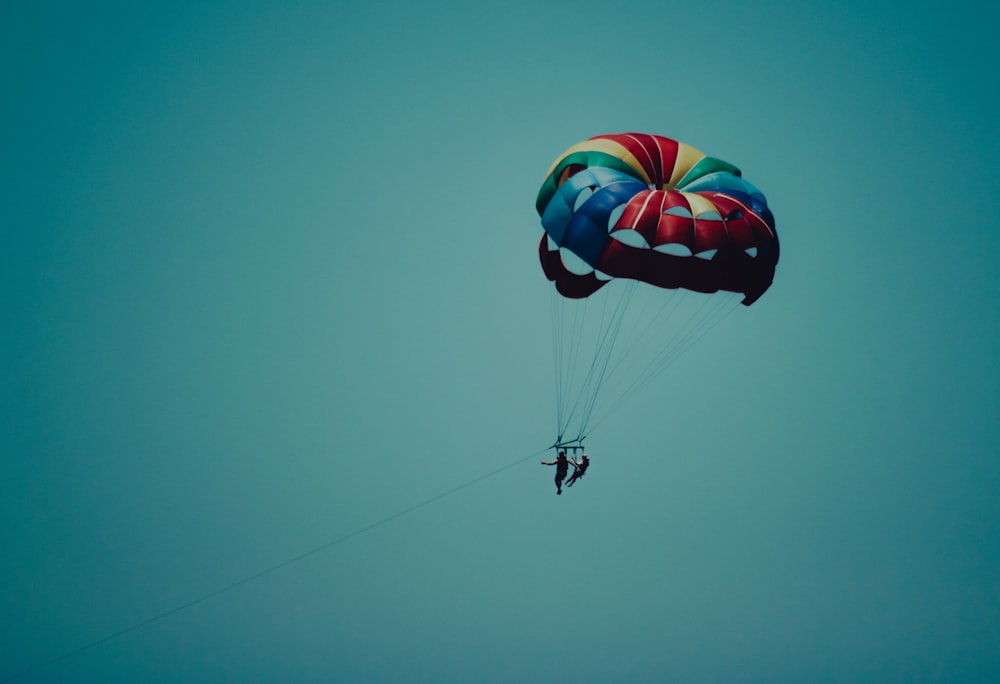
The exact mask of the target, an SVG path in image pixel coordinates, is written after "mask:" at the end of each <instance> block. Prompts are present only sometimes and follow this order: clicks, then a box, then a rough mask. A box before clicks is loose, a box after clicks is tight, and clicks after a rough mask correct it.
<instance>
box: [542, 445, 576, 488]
mask: <svg viewBox="0 0 1000 684" xmlns="http://www.w3.org/2000/svg"><path fill="white" fill-rule="evenodd" d="M542 465H554V466H555V467H556V494H562V483H563V480H565V479H566V473H567V472H568V471H569V460H568V459H567V458H566V452H565V451H560V452H559V455H558V456H556V460H554V461H542Z"/></svg>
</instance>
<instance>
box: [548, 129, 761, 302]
mask: <svg viewBox="0 0 1000 684" xmlns="http://www.w3.org/2000/svg"><path fill="white" fill-rule="evenodd" d="M535 206H536V208H537V209H538V214H539V215H540V216H541V218H542V226H543V228H544V229H545V234H544V235H543V236H542V240H541V243H540V244H539V246H538V249H539V257H540V258H541V262H542V270H543V271H544V272H545V275H546V277H548V279H549V280H551V281H553V282H554V283H555V286H556V289H557V290H558V291H559V293H560V294H562V295H563V296H565V297H570V298H584V297H588V296H590V295H591V294H593V293H594V292H596V291H597V290H598V289H600V288H601V287H602V286H603V285H604V284H605V283H606V282H607V281H608V280H609V279H611V278H630V279H633V280H639V281H643V282H646V283H650V284H652V285H656V286H658V287H664V288H684V289H687V290H694V291H697V292H716V291H718V290H725V291H729V292H739V293H742V294H743V295H744V299H743V304H745V305H747V306H749V305H750V304H752V303H753V302H755V301H756V300H757V299H758V298H759V297H760V296H761V295H762V294H764V292H765V291H766V290H767V289H768V288H769V287H770V286H771V282H772V280H773V279H774V269H775V266H776V265H777V263H778V252H779V249H778V234H777V233H776V232H775V229H774V216H773V215H772V214H771V211H770V210H769V209H768V208H767V200H766V199H765V198H764V195H763V193H761V191H760V190H758V189H757V188H755V187H754V186H753V185H751V184H750V183H748V182H746V181H745V180H743V178H741V176H740V170H739V169H738V168H736V167H735V166H733V165H732V164H729V163H727V162H724V161H722V160H721V159H716V158H714V157H708V156H706V155H704V154H703V153H701V152H699V151H698V150H696V149H695V148H693V147H690V146H689V145H685V144H683V143H679V142H677V141H675V140H671V139H670V138H664V137H663V136H659V135H647V134H644V133H623V134H619V135H599V136H596V137H593V138H590V139H589V140H585V141H584V142H582V143H579V144H577V145H574V146H573V147H571V148H569V149H568V150H566V151H565V152H564V153H563V154H562V155H561V156H560V157H559V158H558V159H557V160H556V162H555V163H554V164H553V165H552V168H551V169H550V170H549V173H548V176H547V177H546V178H545V182H544V183H542V188H541V190H539V192H538V200H537V201H536V203H535ZM560 250H563V253H562V254H561V253H560ZM566 252H569V253H570V254H572V255H574V256H575V259H574V262H577V261H578V263H574V264H573V265H572V266H571V265H568V264H567V263H566V260H565V259H564V258H563V257H564V255H565V253H566Z"/></svg>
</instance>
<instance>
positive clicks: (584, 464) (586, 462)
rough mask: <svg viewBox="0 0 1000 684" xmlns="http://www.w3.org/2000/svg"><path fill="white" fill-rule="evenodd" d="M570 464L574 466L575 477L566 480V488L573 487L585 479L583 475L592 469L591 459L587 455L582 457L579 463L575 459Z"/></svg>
mask: <svg viewBox="0 0 1000 684" xmlns="http://www.w3.org/2000/svg"><path fill="white" fill-rule="evenodd" d="M569 462H570V463H571V464H572V465H573V475H572V476H570V478H569V479H568V480H566V486H567V487H572V486H573V483H574V482H576V481H577V480H579V479H580V478H581V477H583V474H584V473H585V472H587V468H588V467H590V459H589V458H587V454H584V455H583V456H581V457H580V460H579V461H577V460H576V457H573V458H571V459H570V461H569Z"/></svg>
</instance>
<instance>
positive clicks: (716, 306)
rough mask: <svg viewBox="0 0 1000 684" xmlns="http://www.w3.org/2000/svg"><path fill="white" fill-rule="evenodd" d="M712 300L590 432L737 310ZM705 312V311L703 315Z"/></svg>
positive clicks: (734, 301)
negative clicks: (626, 399) (630, 396)
mask: <svg viewBox="0 0 1000 684" xmlns="http://www.w3.org/2000/svg"><path fill="white" fill-rule="evenodd" d="M715 297H716V298H715V299H714V301H712V302H711V304H709V300H706V302H704V303H702V305H701V306H700V307H699V309H698V310H697V311H696V312H695V313H694V314H692V315H691V317H690V319H689V321H688V324H687V325H685V326H683V330H679V331H678V332H677V334H675V335H673V336H672V338H671V339H670V340H669V341H668V343H667V344H665V345H664V347H663V350H662V351H661V352H660V353H659V354H657V356H656V358H654V359H653V360H652V361H650V362H649V363H648V364H647V365H646V369H645V371H644V372H643V373H640V374H638V375H637V376H636V378H635V379H634V380H633V382H632V383H631V384H630V385H628V387H626V388H625V389H624V390H622V392H621V393H620V394H619V395H618V397H617V399H616V400H615V401H614V402H612V403H611V404H610V405H609V407H608V410H607V411H606V412H605V413H604V414H602V415H601V417H600V419H599V420H598V421H597V422H596V423H595V424H594V427H593V428H592V429H596V428H597V427H598V426H599V425H601V424H602V423H604V421H606V420H607V419H608V418H609V417H610V416H611V415H612V414H613V413H614V412H615V411H616V410H617V409H618V407H619V406H621V405H622V403H623V400H624V399H625V398H626V397H627V396H629V395H630V394H633V393H635V392H637V391H639V390H640V389H642V388H643V387H645V386H646V385H648V384H649V383H651V382H652V381H653V380H655V379H656V378H657V377H658V376H660V375H661V374H663V373H664V372H665V371H666V370H667V369H668V368H669V367H670V366H672V365H673V364H674V362H676V361H677V360H678V359H679V358H681V357H682V356H683V355H684V354H685V353H686V352H687V351H688V350H689V349H691V347H693V346H694V345H696V344H697V343H698V342H700V341H701V340H702V339H703V338H704V337H705V336H706V335H707V334H708V333H709V332H710V331H711V330H712V329H713V328H715V327H716V326H717V325H719V324H720V323H722V321H724V320H725V319H726V318H728V317H729V316H730V315H731V314H732V313H733V312H734V311H735V310H736V309H737V308H739V307H738V306H737V305H738V302H739V300H738V299H735V298H723V299H718V295H715ZM706 308H707V309H708V310H707V311H706Z"/></svg>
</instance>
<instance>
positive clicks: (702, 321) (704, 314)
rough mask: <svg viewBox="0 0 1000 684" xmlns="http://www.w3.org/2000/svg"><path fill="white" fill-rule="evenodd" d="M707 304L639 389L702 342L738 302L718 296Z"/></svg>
mask: <svg viewBox="0 0 1000 684" xmlns="http://www.w3.org/2000/svg"><path fill="white" fill-rule="evenodd" d="M709 299H710V300H711V303H710V304H709V300H706V303H705V304H703V305H702V306H701V308H700V309H699V311H698V312H697V313H696V314H695V316H694V317H692V321H693V323H692V325H691V326H688V329H687V330H686V331H685V332H684V334H683V335H682V336H680V339H678V340H677V342H676V344H674V345H673V346H672V347H671V348H670V349H665V350H664V353H662V354H660V355H659V356H658V358H657V359H655V360H654V364H653V365H652V366H651V368H650V371H649V373H648V374H647V375H646V378H644V379H643V380H642V381H641V382H640V384H639V387H643V386H645V385H646V384H648V383H649V382H650V381H652V380H653V379H655V378H656V377H657V376H659V375H660V374H662V373H663V372H664V371H665V370H666V369H667V368H668V367H669V366H671V365H672V364H673V363H674V361H676V360H677V359H678V358H680V357H681V356H683V355H684V354H685V353H687V351H688V350H689V349H691V347H693V346H695V345H696V344H697V343H698V342H700V341H701V340H702V339H703V338H704V337H705V335H706V334H708V332H709V331H710V330H712V329H713V328H714V327H715V326H717V325H718V324H719V323H721V322H722V321H723V320H725V319H726V318H727V317H728V316H729V315H730V314H731V313H732V312H733V311H735V310H736V305H737V303H738V302H737V300H736V299H735V297H733V298H728V299H727V298H721V299H720V298H719V297H718V296H715V297H711V298H709Z"/></svg>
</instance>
